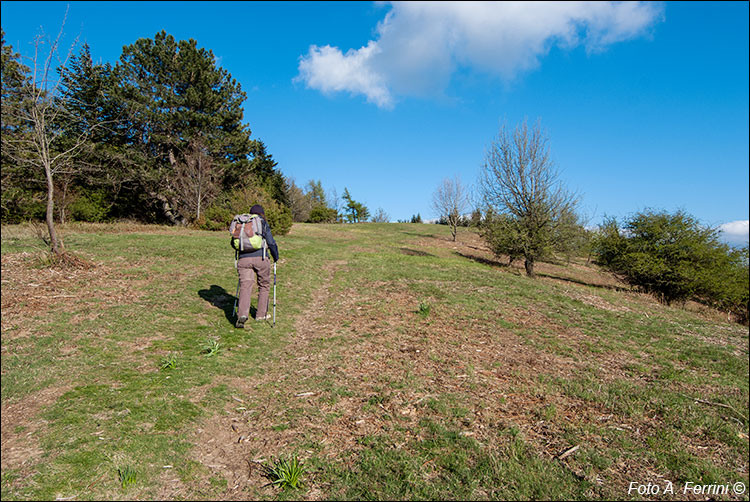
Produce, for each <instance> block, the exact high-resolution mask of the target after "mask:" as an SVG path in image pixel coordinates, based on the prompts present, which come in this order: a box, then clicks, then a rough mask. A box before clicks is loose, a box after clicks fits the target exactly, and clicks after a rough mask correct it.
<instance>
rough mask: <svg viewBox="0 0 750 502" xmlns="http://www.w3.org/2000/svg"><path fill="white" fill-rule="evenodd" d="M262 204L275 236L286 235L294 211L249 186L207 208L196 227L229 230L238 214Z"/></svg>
mask: <svg viewBox="0 0 750 502" xmlns="http://www.w3.org/2000/svg"><path fill="white" fill-rule="evenodd" d="M255 204H260V205H261V206H263V209H264V211H265V213H266V221H267V222H268V225H269V226H270V227H271V232H273V234H274V235H286V234H287V233H289V230H290V229H291V228H292V210H291V209H289V208H288V207H287V206H284V205H282V204H279V203H278V202H277V201H275V200H274V199H272V198H271V196H270V195H268V192H267V191H266V190H264V189H263V188H260V187H257V186H253V185H248V186H245V187H242V188H238V189H235V190H233V191H231V192H229V193H225V194H224V195H222V196H221V197H219V198H218V199H217V200H216V201H214V203H213V204H212V205H211V206H209V207H208V208H206V210H205V211H204V212H203V214H202V215H201V217H200V219H199V220H198V221H196V223H195V224H196V226H197V227H198V228H201V229H203V230H228V229H229V223H230V222H231V221H232V218H233V217H234V215H236V214H243V213H247V212H249V211H250V208H251V207H253V206H254V205H255Z"/></svg>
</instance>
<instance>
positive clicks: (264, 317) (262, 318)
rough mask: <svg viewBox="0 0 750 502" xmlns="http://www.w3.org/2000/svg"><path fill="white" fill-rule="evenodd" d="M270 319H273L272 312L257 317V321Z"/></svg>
mask: <svg viewBox="0 0 750 502" xmlns="http://www.w3.org/2000/svg"><path fill="white" fill-rule="evenodd" d="M269 319H271V314H266V315H264V316H263V317H256V318H255V320H256V321H268V320H269Z"/></svg>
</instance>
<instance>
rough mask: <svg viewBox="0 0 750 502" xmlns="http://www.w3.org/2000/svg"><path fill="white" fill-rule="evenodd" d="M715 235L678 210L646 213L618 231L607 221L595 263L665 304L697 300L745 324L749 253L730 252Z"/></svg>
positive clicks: (598, 239)
mask: <svg viewBox="0 0 750 502" xmlns="http://www.w3.org/2000/svg"><path fill="white" fill-rule="evenodd" d="M718 234H719V232H718V230H717V229H714V228H705V227H702V226H701V225H700V224H699V223H698V221H697V220H695V219H694V218H693V217H691V216H690V215H688V214H686V213H684V212H682V211H678V212H677V213H675V214H669V213H667V212H653V211H650V210H646V211H643V212H641V213H637V214H636V215H635V216H633V217H632V218H630V219H629V220H627V221H626V222H625V223H624V224H623V226H622V227H621V226H620V224H619V223H618V222H617V220H616V219H614V218H609V219H607V220H605V222H604V224H603V225H601V227H600V228H599V233H598V234H597V236H596V237H595V239H594V242H593V246H594V252H595V254H596V256H597V262H598V263H600V264H601V265H604V266H605V267H607V268H608V269H609V270H611V271H612V272H614V273H615V274H616V275H618V276H620V277H621V278H622V279H623V280H625V281H626V282H628V283H629V284H632V285H634V286H637V287H639V288H641V289H642V290H643V291H646V292H648V293H653V294H654V295H656V296H657V297H658V298H659V299H660V300H661V301H663V302H664V303H667V304H670V303H672V302H675V301H678V302H684V301H686V300H689V299H695V300H698V301H700V302H702V303H705V304H708V305H712V306H715V307H718V308H721V309H724V310H727V311H729V312H732V313H734V314H735V315H736V316H738V318H739V319H740V320H741V321H743V322H747V311H748V258H747V256H748V254H747V250H746V249H745V250H732V249H731V248H730V247H729V246H727V245H726V244H722V243H720V242H719V240H718Z"/></svg>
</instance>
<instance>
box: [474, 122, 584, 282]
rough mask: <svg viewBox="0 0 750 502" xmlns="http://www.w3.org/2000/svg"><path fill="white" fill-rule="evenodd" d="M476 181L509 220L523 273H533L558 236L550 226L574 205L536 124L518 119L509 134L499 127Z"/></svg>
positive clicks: (487, 199) (561, 220)
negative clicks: (512, 225) (533, 125)
mask: <svg viewBox="0 0 750 502" xmlns="http://www.w3.org/2000/svg"><path fill="white" fill-rule="evenodd" d="M480 183H481V190H482V194H483V198H484V201H485V203H486V204H487V205H488V206H489V207H491V208H492V209H493V210H494V211H496V212H497V213H499V214H504V215H508V216H509V217H511V218H512V220H513V222H514V225H515V227H516V228H517V230H518V238H519V239H520V240H521V242H520V243H514V247H516V248H518V247H520V248H521V249H522V250H523V257H524V258H525V268H526V274H527V275H529V276H533V275H534V262H535V261H536V260H538V259H539V258H540V257H541V256H543V255H544V254H545V253H546V252H548V251H549V250H550V249H552V248H553V247H554V245H555V238H556V236H558V235H561V234H560V232H556V227H557V226H559V225H561V224H565V221H567V220H566V219H565V218H563V216H564V215H566V214H570V213H572V212H573V211H574V209H575V206H576V204H577V200H576V197H575V196H574V195H573V194H571V193H569V192H568V191H567V190H566V189H565V187H564V186H563V184H562V183H561V181H560V180H559V175H558V172H557V170H556V169H555V165H554V163H553V162H552V160H551V159H550V155H549V146H548V139H547V137H546V136H545V135H544V134H542V131H541V128H540V126H539V124H537V125H536V126H535V127H534V128H533V129H529V127H528V125H527V124H526V122H525V121H524V122H523V123H522V124H521V125H519V126H517V127H516V128H515V129H514V130H513V132H510V131H509V130H508V128H507V127H506V126H502V127H501V128H500V132H499V133H498V136H497V139H496V140H495V141H493V142H492V144H491V145H490V147H489V149H488V151H487V154H486V159H485V162H484V165H483V166H482V175H481V178H480Z"/></svg>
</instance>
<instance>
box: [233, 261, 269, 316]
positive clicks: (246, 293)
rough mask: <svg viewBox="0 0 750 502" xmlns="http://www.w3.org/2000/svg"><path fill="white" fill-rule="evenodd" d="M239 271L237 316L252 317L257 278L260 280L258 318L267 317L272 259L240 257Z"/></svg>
mask: <svg viewBox="0 0 750 502" xmlns="http://www.w3.org/2000/svg"><path fill="white" fill-rule="evenodd" d="M237 272H238V273H239V274H240V300H239V306H238V307H237V316H238V317H242V316H245V317H247V318H248V319H249V318H250V299H251V298H252V296H253V286H254V285H255V282H256V278H257V282H258V309H257V311H256V312H255V317H256V318H257V319H262V318H264V317H266V314H267V313H268V293H269V291H270V290H271V260H269V259H268V258H266V259H263V258H262V257H261V256H257V257H256V256H248V257H245V258H240V259H239V261H238V262H237Z"/></svg>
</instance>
